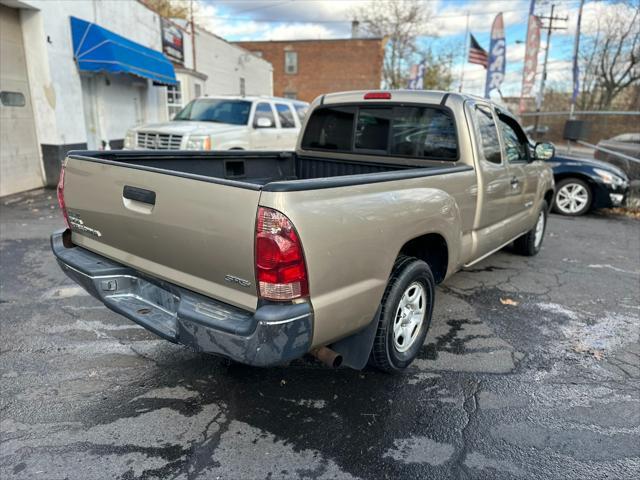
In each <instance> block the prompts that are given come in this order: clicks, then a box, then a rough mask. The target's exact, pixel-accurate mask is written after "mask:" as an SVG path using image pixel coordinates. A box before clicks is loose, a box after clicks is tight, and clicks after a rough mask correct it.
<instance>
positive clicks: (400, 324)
mask: <svg viewBox="0 0 640 480" xmlns="http://www.w3.org/2000/svg"><path fill="white" fill-rule="evenodd" d="M426 309H427V294H426V290H425V288H424V285H423V284H422V283H420V282H413V283H412V284H411V285H409V286H408V287H407V289H406V290H405V291H404V293H403V294H402V297H401V298H400V303H399V304H398V309H397V310H396V317H395V321H394V324H393V344H394V347H395V348H396V350H398V351H399V352H406V351H407V350H409V349H410V348H411V346H412V345H413V344H414V343H415V340H416V338H418V336H419V334H420V330H421V326H422V323H423V321H424V316H425V312H426Z"/></svg>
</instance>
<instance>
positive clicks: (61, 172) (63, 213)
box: [57, 165, 70, 228]
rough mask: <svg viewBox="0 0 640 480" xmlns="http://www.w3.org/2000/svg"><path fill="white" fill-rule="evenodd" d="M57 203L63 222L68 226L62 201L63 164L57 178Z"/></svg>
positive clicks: (67, 218)
mask: <svg viewBox="0 0 640 480" xmlns="http://www.w3.org/2000/svg"><path fill="white" fill-rule="evenodd" d="M57 190H58V205H60V210H61V211H62V216H63V217H64V223H65V225H66V226H67V228H70V227H69V215H67V206H66V205H65V203H64V165H63V166H62V168H61V169H60V180H58V189H57Z"/></svg>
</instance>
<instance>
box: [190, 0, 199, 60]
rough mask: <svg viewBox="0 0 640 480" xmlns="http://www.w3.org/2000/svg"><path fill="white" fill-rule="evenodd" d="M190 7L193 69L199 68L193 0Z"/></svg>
mask: <svg viewBox="0 0 640 480" xmlns="http://www.w3.org/2000/svg"><path fill="white" fill-rule="evenodd" d="M189 9H190V17H191V19H190V20H191V21H190V23H191V57H192V58H193V71H194V72H195V71H196V70H197V68H196V26H195V23H193V0H191V2H190V3H189Z"/></svg>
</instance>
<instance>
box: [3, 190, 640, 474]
mask: <svg viewBox="0 0 640 480" xmlns="http://www.w3.org/2000/svg"><path fill="white" fill-rule="evenodd" d="M55 202H56V200H55V192H52V191H38V192H32V193H27V194H22V195H18V196H14V197H8V198H5V199H3V201H2V205H0V219H1V241H0V257H1V262H2V269H1V274H0V275H1V277H0V280H1V282H2V283H1V290H0V334H1V335H0V336H1V342H0V392H1V395H0V397H1V399H0V415H1V425H0V431H1V440H0V441H1V445H0V477H1V478H3V479H9V478H11V479H13V478H16V479H35V478H42V479H113V478H122V479H134V478H141V479H142V478H144V479H155V478H175V479H200V478H202V479H204V478H206V479H217V478H220V479H254V478H256V479H257V478H260V479H264V478H272V479H280V478H312V479H316V478H317V479H325V478H347V479H350V478H370V479H382V478H390V479H399V478H438V479H440V478H487V479H503V478H505V479H506V478H558V479H560V478H562V479H564V478H576V479H585V478H612V479H626V478H629V479H631V478H639V475H640V346H639V331H640V318H639V317H640V221H637V220H632V219H627V218H623V217H607V216H603V215H591V216H588V217H583V218H578V219H565V218H561V217H558V216H551V218H550V222H549V225H548V230H547V236H546V239H545V243H544V246H543V250H542V252H541V253H540V254H539V255H538V256H537V257H534V258H523V257H519V256H516V255H513V254H511V253H509V252H508V251H504V252H500V253H498V254H496V255H493V256H492V257H490V258H488V259H487V260H485V261H483V262H482V263H480V264H479V265H477V266H475V267H474V268H472V269H471V270H469V271H464V272H459V273H458V274H456V275H455V276H454V277H452V278H451V279H450V280H449V281H448V282H447V283H446V284H445V285H443V286H441V287H440V288H439V290H438V294H437V306H436V311H435V313H434V320H433V325H432V329H431V330H430V332H429V335H428V337H427V343H426V345H425V347H424V350H423V353H422V355H421V358H420V359H419V360H418V361H416V362H415V364H414V365H413V366H412V367H411V369H410V370H409V371H408V372H407V373H406V374H405V375H403V376H389V375H385V374H381V373H378V372H376V371H374V370H365V371H363V372H356V371H351V370H337V371H333V370H329V369H327V368H325V367H323V366H321V365H319V364H317V363H315V362H313V361H312V360H302V361H298V362H295V363H294V364H292V365H290V366H289V367H288V368H273V369H257V368H249V367H244V366H239V365H228V364H227V363H226V362H225V361H223V360H221V359H218V358H215V357H210V356H206V355H202V354H197V353H194V352H192V351H190V350H188V349H186V348H184V347H181V346H177V345H173V344H170V343H168V342H166V341H164V340H161V339H158V338H156V337H154V336H153V335H152V334H149V333H147V332H146V331H145V330H143V329H142V328H139V327H137V326H136V325H134V324H133V323H131V322H129V321H128V320H126V319H124V318H122V317H120V316H118V315H116V314H115V313H112V312H110V311H109V310H107V309H106V308H104V307H103V306H102V305H101V304H99V303H98V302H97V301H96V300H94V299H93V298H91V297H89V296H88V295H87V294H85V293H84V292H83V291H82V290H81V289H80V288H78V287H77V286H76V285H75V284H73V283H72V282H71V281H70V280H69V279H67V277H65V276H64V274H63V273H62V272H61V271H60V269H59V268H58V266H57V265H56V263H55V261H54V258H53V256H52V255H51V254H50V251H49V244H48V235H49V233H50V232H51V231H52V230H54V229H56V228H60V227H61V225H62V221H61V219H60V217H59V215H58V211H57V207H56V206H55Z"/></svg>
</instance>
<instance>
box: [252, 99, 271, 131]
mask: <svg viewBox="0 0 640 480" xmlns="http://www.w3.org/2000/svg"><path fill="white" fill-rule="evenodd" d="M259 118H268V119H269V120H271V128H275V127H276V119H275V117H274V116H273V110H272V109H271V105H269V104H268V103H265V102H262V103H259V104H258V105H256V113H255V116H254V119H253V125H254V126H257V125H258V119H259Z"/></svg>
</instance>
